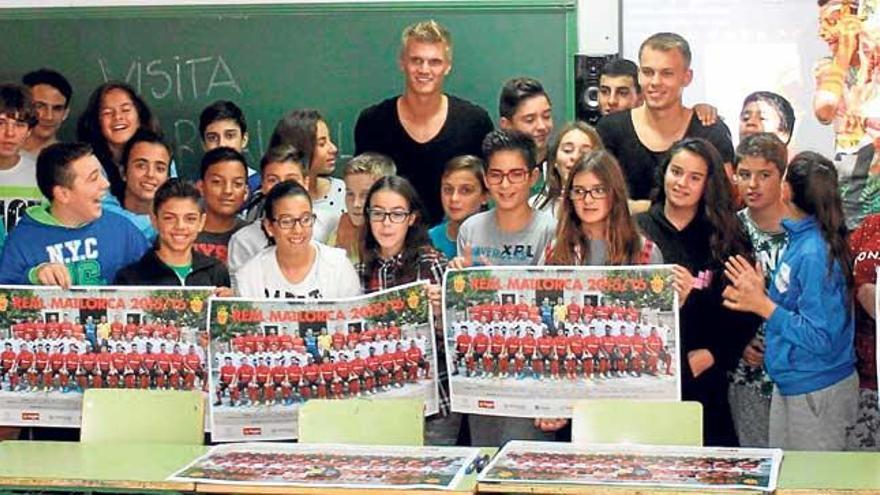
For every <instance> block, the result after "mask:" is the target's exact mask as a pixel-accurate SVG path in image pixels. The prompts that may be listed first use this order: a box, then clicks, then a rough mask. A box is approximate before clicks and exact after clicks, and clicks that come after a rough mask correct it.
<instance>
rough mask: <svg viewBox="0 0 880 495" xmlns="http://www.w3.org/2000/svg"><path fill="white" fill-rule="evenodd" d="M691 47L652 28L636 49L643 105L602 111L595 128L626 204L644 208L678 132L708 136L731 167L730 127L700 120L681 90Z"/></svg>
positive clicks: (686, 77) (689, 72) (685, 82)
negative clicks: (616, 165)
mask: <svg viewBox="0 0 880 495" xmlns="http://www.w3.org/2000/svg"><path fill="white" fill-rule="evenodd" d="M690 64H691V49H690V46H689V45H688V42H687V40H685V39H684V38H682V37H681V36H680V35H678V34H675V33H657V34H655V35H653V36H651V37H649V38H648V39H646V40H645V41H644V42H643V43H642V46H641V47H640V48H639V85H640V86H641V88H642V96H643V98H644V102H645V103H644V105H642V106H640V107H636V108H633V109H630V110H624V111H620V112H616V113H612V114H610V115H606V116H605V117H603V118H602V120H600V121H599V125H598V127H597V130H598V131H599V135H601V136H602V141H603V143H604V144H605V148H607V149H608V150H609V151H611V153H613V154H614V156H616V157H617V159H618V161H619V162H620V166H621V167H622V168H623V171H624V174H625V175H626V182H627V186H628V187H629V194H630V198H631V199H632V200H633V201H632V202H631V203H630V208H631V210H633V212H634V213H636V212H640V211H646V210H647V209H648V206H649V204H650V203H649V201H648V196H649V194H650V192H651V189H652V188H653V186H654V185H655V176H656V170H657V169H658V168H659V165H660V162H661V161H662V160H663V158H664V157H665V155H666V151H667V150H669V148H670V147H671V146H672V144H673V143H675V142H676V141H678V140H680V139H682V138H684V137H701V138H705V139H707V140H709V142H711V143H712V144H714V145H715V147H716V148H718V151H719V152H721V156H722V158H724V162H725V168H726V169H728V170H732V165H731V164H732V163H733V143H732V142H731V140H730V129H728V128H727V126H726V125H725V124H724V122H722V121H721V120H718V121H716V122H715V123H714V124H711V125H703V124H702V123H701V122H700V119H699V118H698V116H697V115H696V113H695V112H694V110H693V109H692V108H689V107H686V106H684V104H683V103H682V101H681V95H682V92H683V91H684V88H685V87H687V86H688V85H689V84H690V83H691V79H692V78H693V71H692V70H691V68H690Z"/></svg>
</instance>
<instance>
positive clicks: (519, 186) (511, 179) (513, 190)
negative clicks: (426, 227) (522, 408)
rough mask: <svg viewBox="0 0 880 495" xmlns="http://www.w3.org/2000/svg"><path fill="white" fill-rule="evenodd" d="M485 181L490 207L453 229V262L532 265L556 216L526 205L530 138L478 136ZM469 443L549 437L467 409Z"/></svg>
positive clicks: (524, 422) (531, 179) (524, 424)
mask: <svg viewBox="0 0 880 495" xmlns="http://www.w3.org/2000/svg"><path fill="white" fill-rule="evenodd" d="M482 151H483V156H485V157H486V169H485V172H486V173H485V182H486V188H487V189H488V190H489V195H490V196H491V197H492V199H493V200H494V201H495V207H494V208H492V209H491V210H489V211H485V212H482V213H477V214H474V215H473V216H471V217H470V218H468V219H467V220H465V221H464V223H462V225H461V228H460V229H459V231H458V252H459V253H461V254H460V258H456V259H455V260H454V261H453V262H452V265H453V266H461V265H469V264H472V263H473V262H477V263H482V264H489V265H537V264H539V263H540V262H541V261H542V259H543V254H544V250H545V249H546V248H547V246H548V245H549V244H550V242H551V241H552V239H553V235H554V233H555V230H556V220H555V218H553V215H551V214H550V213H547V212H540V211H537V210H535V209H533V208H532V207H531V206H529V188H530V187H531V186H532V185H533V184H534V183H535V182H536V181H537V180H538V175H539V174H540V171H539V170H538V164H537V163H536V162H535V142H534V140H533V139H532V137H531V136H529V135H528V134H525V133H522V132H519V131H514V130H503V129H501V130H496V131H493V132H491V133H489V134H488V135H487V136H486V138H485V140H484V141H483V149H482ZM469 426H470V434H471V443H472V444H473V445H483V446H489V445H502V444H503V443H504V442H506V441H508V440H514V439H516V440H549V439H552V438H553V434H551V433H544V432H543V431H541V430H540V429H538V428H537V427H536V426H535V422H534V420H532V419H528V418H508V417H494V416H482V415H477V414H472V415H470V417H469Z"/></svg>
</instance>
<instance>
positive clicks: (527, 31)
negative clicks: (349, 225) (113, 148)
mask: <svg viewBox="0 0 880 495" xmlns="http://www.w3.org/2000/svg"><path fill="white" fill-rule="evenodd" d="M123 2H124V3H131V2H125V0H123ZM123 2H120V1H119V0H116V1H115V2H114V3H115V4H119V3H123ZM82 3H91V4H93V5H94V4H95V3H103V4H107V3H110V2H107V1H102V2H97V1H96V0H91V1H90V2H82ZM189 3H192V2H189ZM310 3H311V4H310V5H305V4H302V5H299V6H298V5H293V6H257V5H247V6H242V5H239V6H237V7H230V8H224V7H222V6H221V7H217V6H212V7H205V8H204V9H202V8H199V7H195V8H193V6H192V5H189V6H181V5H177V6H175V7H160V8H146V7H132V6H127V7H120V8H115V9H102V8H94V7H93V8H83V9H69V8H58V9H52V8H49V9H34V10H32V9H28V8H25V9H19V10H17V11H8V10H6V11H4V10H0V29H2V30H3V31H4V32H5V34H6V36H7V37H9V38H10V39H17V40H29V41H26V42H25V41H23V42H22V45H21V47H20V48H21V49H19V50H12V51H10V52H8V53H4V56H3V59H4V62H3V63H2V64H0V80H14V79H17V78H18V77H20V75H21V74H22V73H23V72H25V71H27V70H31V69H32V68H34V67H40V66H51V67H54V68H56V69H58V70H60V71H61V72H62V73H64V74H65V75H66V76H67V77H68V78H69V79H70V80H71V82H72V84H73V85H74V87H75V88H76V90H77V92H78V93H75V94H74V98H73V104H72V110H71V115H72V116H73V117H74V118H71V119H69V120H68V122H67V123H65V125H64V126H63V127H62V130H61V136H62V138H63V139H69V138H72V136H73V129H74V127H75V116H78V115H79V114H80V112H81V111H82V109H83V107H84V106H85V102H86V98H87V95H88V93H89V92H90V90H91V88H94V87H96V86H97V85H98V84H100V83H102V82H104V81H106V80H109V79H122V80H125V81H127V82H129V83H130V84H132V85H133V86H134V87H135V88H136V89H137V90H138V92H139V93H140V94H141V95H142V96H143V97H144V98H145V99H146V100H147V103H148V104H149V105H150V106H151V108H152V109H153V110H154V111H155V112H156V113H157V114H158V116H159V118H160V121H161V122H162V125H163V129H164V130H165V132H166V133H167V134H168V136H169V137H171V138H172V140H173V142H174V143H175V146H176V150H175V151H176V153H175V160H176V161H177V164H178V170H179V171H181V172H182V173H183V174H184V175H186V176H190V177H191V176H194V175H195V172H196V171H197V161H198V159H199V157H200V156H201V147H200V143H199V139H198V131H197V120H198V114H199V112H200V111H201V109H202V108H204V107H205V106H206V105H207V104H209V103H211V102H212V101H214V100H216V99H221V98H222V99H231V100H234V101H236V102H238V103H239V104H240V105H241V106H242V108H243V109H244V111H245V113H246V115H247V116H248V122H249V129H248V130H249V134H250V137H251V139H250V144H249V145H248V150H247V155H248V157H249V159H250V160H251V162H252V163H257V162H258V161H259V157H260V156H261V155H262V153H263V152H264V151H265V147H266V144H267V141H268V137H269V133H270V132H271V130H272V128H273V127H274V125H275V123H276V122H277V120H278V119H279V118H280V117H281V115H282V114H283V113H284V111H286V110H288V109H291V108H299V107H313V106H316V105H317V106H319V107H320V108H321V110H322V112H323V113H324V114H325V115H326V116H327V117H328V118H329V120H330V123H331V124H332V126H333V128H332V132H333V136H334V139H335V140H336V143H337V145H338V146H339V147H340V150H341V153H342V154H343V156H345V155H346V154H350V153H351V152H353V148H354V146H353V143H352V140H351V137H352V129H353V126H354V122H355V119H356V118H357V115H358V112H359V111H360V110H361V109H363V108H365V107H366V106H368V105H371V104H373V103H375V102H377V101H379V100H380V99H382V98H386V97H388V96H391V95H393V94H395V92H398V91H400V86H401V76H400V73H399V69H398V67H397V50H398V45H399V36H400V30H401V29H402V28H403V26H406V25H407V24H410V23H412V22H413V21H415V20H418V19H424V18H428V17H434V18H436V19H438V20H439V21H440V22H442V23H444V24H446V25H448V26H449V27H450V29H451V31H452V33H453V40H454V44H455V46H456V48H457V49H456V50H455V58H454V64H453V71H452V73H451V74H450V77H449V78H448V80H447V90H448V91H449V92H450V93H452V94H456V95H459V96H461V97H463V98H466V99H468V100H470V101H473V102H475V103H477V104H479V105H481V106H483V107H484V108H486V109H487V110H488V111H489V113H490V115H491V116H492V117H493V118H496V117H497V116H496V114H497V101H498V91H499V88H500V87H501V85H502V84H503V82H504V81H505V80H507V79H509V78H511V77H515V76H521V75H529V76H533V77H537V78H540V79H541V80H542V81H544V83H545V85H546V87H547V90H548V91H549V93H550V94H551V95H552V96H553V98H554V102H555V103H556V108H557V111H558V114H557V115H558V118H559V119H560V120H563V119H565V118H566V115H567V114H568V113H573V111H571V107H572V105H570V104H569V102H568V101H567V100H568V99H567V98H565V97H564V96H563V95H566V94H569V93H570V91H569V89H568V86H569V85H570V81H569V79H570V78H569V77H568V74H570V73H571V70H570V64H571V60H572V57H570V54H572V53H573V52H574V47H575V44H574V34H575V30H574V22H575V16H574V3H573V1H568V0H565V1H557V0H550V1H540V2H539V1H534V0H481V1H479V2H471V1H469V2H461V1H457V2H452V1H443V0H439V1H433V2H432V3H430V4H425V3H424V2H419V1H417V2H407V3H406V4H405V5H401V6H400V7H397V6H396V5H393V4H391V5H390V4H389V3H387V2H384V1H383V2H369V3H366V5H364V3H363V2H347V3H345V2H343V4H342V5H315V4H314V3H315V2H310ZM334 3H339V2H334ZM371 4H372V5H371ZM40 5H41V6H42V5H43V4H40ZM77 5H82V4H81V3H77ZM150 5H151V6H152V5H153V4H152V3H150ZM154 33H163V34H164V33H174V36H173V37H169V36H168V35H167V34H165V35H163V36H155V35H154ZM567 47H570V49H568V48H567ZM255 54H258V55H259V56H255ZM489 60H491V63H487V61H489Z"/></svg>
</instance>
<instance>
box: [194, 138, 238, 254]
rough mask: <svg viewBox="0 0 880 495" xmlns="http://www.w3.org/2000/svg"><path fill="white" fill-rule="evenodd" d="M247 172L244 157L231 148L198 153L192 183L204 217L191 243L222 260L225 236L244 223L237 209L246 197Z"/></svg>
mask: <svg viewBox="0 0 880 495" xmlns="http://www.w3.org/2000/svg"><path fill="white" fill-rule="evenodd" d="M247 174H248V166H247V160H246V159H245V157H244V155H242V154H241V153H240V152H239V151H237V150H235V149H233V148H227V147H220V148H214V149H212V150H210V151H208V152H207V153H205V156H204V157H202V164H201V168H200V170H199V181H198V182H197V183H196V187H197V188H198V189H199V192H200V193H201V194H202V197H203V198H204V199H205V212H206V217H205V225H204V227H203V228H202V231H201V232H199V235H198V237H197V238H196V243H195V245H194V246H193V247H194V248H195V250H196V251H198V252H200V253H202V254H204V255H206V256H211V257H214V258H217V259H218V260H220V261H222V262H223V263H224V264H225V263H226V260H227V257H228V253H229V238H231V237H232V235H233V234H235V233H236V232H237V231H238V229H240V228H242V227H244V226H245V225H246V223H245V222H244V221H243V220H242V219H240V218H239V217H238V212H239V211H240V210H241V207H242V205H244V201H245V199H247V194H248V185H247Z"/></svg>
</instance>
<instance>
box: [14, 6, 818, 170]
mask: <svg viewBox="0 0 880 495" xmlns="http://www.w3.org/2000/svg"><path fill="white" fill-rule="evenodd" d="M360 1H362V2H370V1H373V0H360ZM382 1H383V2H406V3H418V2H425V1H432V0H382ZM434 1H448V2H450V3H454V2H456V1H460V0H434ZM281 3H285V4H291V3H302V4H316V3H317V4H320V3H335V2H334V1H333V0H3V1H2V2H0V8H21V7H71V6H77V7H87V6H93V7H99V6H135V5H207V4H213V5H223V4H281ZM577 7H578V16H577V23H578V45H577V46H578V53H585V54H609V53H617V52H618V51H622V53H623V55H624V56H626V57H627V58H631V59H633V60H635V59H636V58H637V52H638V45H639V44H640V43H641V41H642V40H643V39H644V38H645V37H647V36H648V35H650V34H652V33H654V32H657V31H675V32H678V33H681V34H682V35H684V36H685V37H686V38H688V40H689V41H690V42H691V44H692V47H693V49H694V65H693V68H694V74H695V77H694V82H693V84H692V85H691V87H690V88H688V90H687V91H686V93H685V101H686V102H687V103H690V104H693V103H697V102H708V103H711V104H713V105H715V106H717V107H718V108H719V110H720V113H721V115H722V116H723V117H725V119H726V120H727V121H728V123H729V124H731V128H732V130H734V138H735V140H738V136H736V132H735V125H733V124H735V122H736V119H737V116H738V113H739V110H740V106H741V102H742V98H743V97H745V95H746V94H748V93H749V92H750V91H752V90H754V89H769V90H772V91H776V92H779V93H780V94H783V95H784V96H786V97H788V98H789V100H790V101H791V102H792V104H793V105H794V106H795V111H796V113H797V118H798V123H797V128H796V132H795V134H796V142H794V143H793V145H794V148H795V149H806V148H810V149H815V150H817V151H821V152H823V153H829V154H830V153H831V152H832V151H833V130H832V129H831V128H830V127H828V126H822V125H820V124H819V123H818V122H817V121H816V119H815V118H814V117H813V116H812V111H811V110H810V99H811V97H812V89H813V79H812V73H811V71H812V66H813V63H814V62H815V60H817V59H818V58H819V57H821V56H824V55H827V53H826V52H827V49H826V47H825V46H824V45H823V44H822V42H821V41H820V40H819V39H818V38H817V37H816V35H815V34H816V31H817V27H818V26H817V11H816V9H815V6H814V5H813V4H812V3H810V4H809V7H808V6H807V4H805V3H804V1H803V0H741V1H739V2H730V1H729V0H701V1H699V2H693V1H690V0H670V1H666V2H657V1H656V0H577ZM697 7H698V8H697ZM756 12H760V15H755V13H756Z"/></svg>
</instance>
